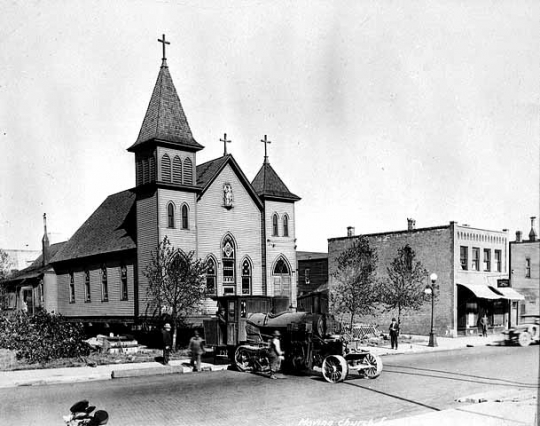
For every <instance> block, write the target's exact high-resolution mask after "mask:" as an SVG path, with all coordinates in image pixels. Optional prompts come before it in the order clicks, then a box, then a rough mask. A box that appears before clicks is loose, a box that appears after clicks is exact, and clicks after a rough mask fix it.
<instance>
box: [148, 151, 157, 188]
mask: <svg viewBox="0 0 540 426" xmlns="http://www.w3.org/2000/svg"><path fill="white" fill-rule="evenodd" d="M148 170H149V172H148V173H149V174H150V182H154V181H155V180H156V159H155V158H154V156H153V155H152V156H151V157H150V158H149V160H148Z"/></svg>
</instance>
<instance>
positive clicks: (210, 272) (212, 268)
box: [206, 257, 217, 295]
mask: <svg viewBox="0 0 540 426" xmlns="http://www.w3.org/2000/svg"><path fill="white" fill-rule="evenodd" d="M206 265H207V269H206V293H207V294H209V295H212V294H216V281H217V276H216V261H215V260H214V259H213V258H212V257H211V258H209V259H208V261H207V262H206Z"/></svg>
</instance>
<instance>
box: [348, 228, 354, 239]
mask: <svg viewBox="0 0 540 426" xmlns="http://www.w3.org/2000/svg"><path fill="white" fill-rule="evenodd" d="M347 237H354V226H347Z"/></svg>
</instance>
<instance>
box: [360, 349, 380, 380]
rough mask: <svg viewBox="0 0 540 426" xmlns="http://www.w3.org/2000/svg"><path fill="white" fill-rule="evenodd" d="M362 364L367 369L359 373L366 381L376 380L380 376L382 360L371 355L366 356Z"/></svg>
mask: <svg viewBox="0 0 540 426" xmlns="http://www.w3.org/2000/svg"><path fill="white" fill-rule="evenodd" d="M362 362H363V363H364V364H366V365H367V366H368V367H367V368H364V369H362V370H360V371H361V373H363V374H365V376H366V377H367V378H368V379H376V378H377V377H379V376H380V375H381V372H382V369H383V365H382V359H381V358H380V357H379V356H377V355H373V354H371V353H370V354H367V355H366V356H365V358H364V359H363V361H362Z"/></svg>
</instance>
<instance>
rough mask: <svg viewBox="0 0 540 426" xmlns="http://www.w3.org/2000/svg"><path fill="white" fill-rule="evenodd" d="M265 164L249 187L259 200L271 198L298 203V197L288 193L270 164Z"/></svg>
mask: <svg viewBox="0 0 540 426" xmlns="http://www.w3.org/2000/svg"><path fill="white" fill-rule="evenodd" d="M267 160H268V159H267V157H266V156H265V162H264V163H263V165H262V167H261V168H260V170H259V172H258V173H257V176H255V178H254V179H253V182H251V186H252V187H253V189H254V190H255V192H256V193H257V195H258V196H259V197H261V198H273V199H280V200H287V201H298V200H300V197H299V196H298V195H295V194H293V193H292V192H291V191H289V188H287V186H286V185H285V184H284V183H283V181H282V180H281V179H280V177H279V176H278V174H277V173H276V172H275V170H274V169H273V168H272V166H271V165H270V163H268V162H267Z"/></svg>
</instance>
